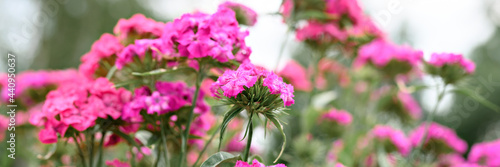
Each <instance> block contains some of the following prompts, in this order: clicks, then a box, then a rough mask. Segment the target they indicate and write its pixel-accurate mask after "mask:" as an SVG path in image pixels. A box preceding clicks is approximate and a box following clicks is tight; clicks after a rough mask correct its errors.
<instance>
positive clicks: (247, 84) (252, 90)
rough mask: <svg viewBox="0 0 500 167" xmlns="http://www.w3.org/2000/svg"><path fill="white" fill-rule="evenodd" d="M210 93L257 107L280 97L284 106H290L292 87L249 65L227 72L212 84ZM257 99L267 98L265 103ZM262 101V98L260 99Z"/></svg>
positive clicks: (270, 73) (291, 102) (276, 77)
mask: <svg viewBox="0 0 500 167" xmlns="http://www.w3.org/2000/svg"><path fill="white" fill-rule="evenodd" d="M211 91H212V93H213V94H215V95H216V96H217V97H219V98H221V96H224V97H227V98H229V99H235V100H236V101H240V100H241V102H243V103H245V102H249V101H252V102H253V103H254V104H256V105H258V106H257V107H258V108H259V107H264V108H259V109H265V108H267V107H268V106H262V105H263V104H261V103H265V104H268V103H269V104H271V103H272V102H274V101H275V100H274V99H272V97H280V98H281V99H282V100H283V104H284V106H290V105H292V104H293V103H294V102H295V101H294V99H293V97H294V95H293V86H292V85H290V84H286V83H284V82H283V79H282V78H281V77H279V76H278V75H276V74H274V73H273V72H271V71H267V70H265V69H264V68H260V67H255V66H254V65H253V64H251V63H244V64H242V65H241V66H240V67H239V68H238V69H237V70H236V71H233V70H227V71H226V72H224V74H223V75H222V76H220V77H219V79H218V80H217V81H216V82H214V83H213V84H212V88H211ZM258 97H269V100H267V101H257V99H258ZM245 99H246V100H245ZM262 99H264V98H262Z"/></svg>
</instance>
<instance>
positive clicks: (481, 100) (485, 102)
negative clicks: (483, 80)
mask: <svg viewBox="0 0 500 167" xmlns="http://www.w3.org/2000/svg"><path fill="white" fill-rule="evenodd" d="M453 92H455V93H459V94H463V95H465V96H468V97H470V98H472V99H474V100H476V101H477V102H479V103H481V104H482V105H484V106H486V107H488V108H490V109H492V110H494V111H496V112H500V107H498V106H497V105H496V104H493V103H492V102H490V101H488V100H486V99H485V98H483V97H481V96H479V95H475V94H474V91H472V90H470V89H468V88H464V87H462V88H456V89H454V90H453Z"/></svg>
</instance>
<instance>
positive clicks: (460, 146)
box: [410, 122, 467, 153]
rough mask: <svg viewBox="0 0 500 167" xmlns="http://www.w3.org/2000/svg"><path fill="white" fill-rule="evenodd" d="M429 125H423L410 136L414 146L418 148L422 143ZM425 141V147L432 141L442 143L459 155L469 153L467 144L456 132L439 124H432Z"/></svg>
mask: <svg viewBox="0 0 500 167" xmlns="http://www.w3.org/2000/svg"><path fill="white" fill-rule="evenodd" d="M426 127H427V124H426V123H423V124H421V125H420V126H419V127H417V128H416V129H415V130H413V132H412V133H411V134H410V141H411V144H412V146H414V147H416V146H418V145H419V144H420V142H422V140H423V138H424V134H425V133H426V132H425V131H426ZM426 136H427V137H426V138H425V141H424V146H425V145H426V144H427V143H429V142H430V141H431V140H437V141H441V142H443V143H444V144H446V146H447V147H449V148H450V149H452V150H454V151H455V152H458V153H464V152H465V151H467V143H465V141H463V140H462V139H460V138H459V137H458V136H457V134H456V133H455V131H453V130H452V129H450V128H447V127H445V126H442V125H439V124H437V123H434V122H433V123H431V125H430V126H429V132H428V133H427V135H426Z"/></svg>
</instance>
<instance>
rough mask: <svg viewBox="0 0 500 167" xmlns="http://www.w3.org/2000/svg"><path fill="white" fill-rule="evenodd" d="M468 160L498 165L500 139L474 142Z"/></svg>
mask: <svg viewBox="0 0 500 167" xmlns="http://www.w3.org/2000/svg"><path fill="white" fill-rule="evenodd" d="M468 160H469V161H470V162H473V163H479V164H481V165H486V166H500V139H497V140H495V141H490V142H484V143H478V144H474V145H473V146H472V148H471V151H470V153H469V157H468Z"/></svg>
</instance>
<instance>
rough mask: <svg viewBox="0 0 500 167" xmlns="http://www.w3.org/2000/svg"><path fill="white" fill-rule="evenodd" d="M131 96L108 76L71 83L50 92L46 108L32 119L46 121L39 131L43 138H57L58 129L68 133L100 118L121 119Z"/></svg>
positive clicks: (45, 141)
mask: <svg viewBox="0 0 500 167" xmlns="http://www.w3.org/2000/svg"><path fill="white" fill-rule="evenodd" d="M130 96H131V95H130V93H129V92H128V91H126V90H125V89H123V88H120V89H115V88H114V86H113V84H112V83H110V82H109V81H108V80H107V79H105V78H98V79H97V80H95V81H84V82H83V83H71V84H70V83H68V84H66V85H62V86H61V87H59V88H57V89H56V90H54V91H51V92H50V93H49V94H48V95H47V99H46V101H45V103H44V105H43V108H42V112H41V113H37V114H34V115H33V117H32V118H31V119H30V122H31V123H33V124H35V125H41V124H44V127H45V128H44V130H42V131H41V132H40V135H39V137H40V140H42V142H44V143H48V142H55V141H54V136H55V133H56V132H57V133H59V134H60V135H61V136H64V133H65V132H66V129H67V128H69V127H73V128H74V129H76V130H78V131H84V130H86V129H87V128H89V127H92V126H94V125H95V122H96V120H97V119H98V118H102V119H107V118H108V117H111V118H113V119H118V118H119V117H120V116H121V114H122V109H123V105H125V103H127V102H128V101H130ZM56 139H57V137H56Z"/></svg>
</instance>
